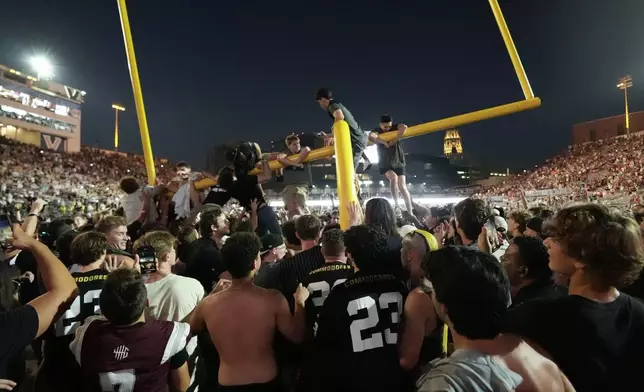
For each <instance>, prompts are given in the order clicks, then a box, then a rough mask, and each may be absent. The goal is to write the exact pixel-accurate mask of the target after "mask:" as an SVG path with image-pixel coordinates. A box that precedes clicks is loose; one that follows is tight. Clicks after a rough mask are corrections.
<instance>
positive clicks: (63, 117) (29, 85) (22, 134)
mask: <svg viewBox="0 0 644 392" xmlns="http://www.w3.org/2000/svg"><path fill="white" fill-rule="evenodd" d="M84 99H85V91H82V90H79V89H75V88H73V87H69V86H65V85H63V84H60V83H56V82H53V81H50V80H39V79H37V78H35V77H33V76H29V75H26V74H24V73H22V72H20V71H17V70H15V69H11V68H9V67H6V66H4V65H0V135H1V136H3V137H6V138H8V139H13V140H16V141H19V142H21V143H27V144H32V145H35V146H39V147H40V148H42V149H47V150H52V151H59V152H78V151H80V146H81V106H82V104H83V102H84Z"/></svg>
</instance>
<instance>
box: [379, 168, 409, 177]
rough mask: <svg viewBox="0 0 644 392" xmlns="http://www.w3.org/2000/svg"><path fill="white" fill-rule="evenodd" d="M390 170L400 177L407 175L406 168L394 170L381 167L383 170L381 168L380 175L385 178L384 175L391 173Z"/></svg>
mask: <svg viewBox="0 0 644 392" xmlns="http://www.w3.org/2000/svg"><path fill="white" fill-rule="evenodd" d="M390 170H391V171H392V172H394V173H396V175H399V176H405V175H406V174H405V173H406V172H405V168H404V167H397V168H395V169H394V168H393V167H381V168H380V174H382V175H383V176H384V175H385V173H387V172H388V171H390Z"/></svg>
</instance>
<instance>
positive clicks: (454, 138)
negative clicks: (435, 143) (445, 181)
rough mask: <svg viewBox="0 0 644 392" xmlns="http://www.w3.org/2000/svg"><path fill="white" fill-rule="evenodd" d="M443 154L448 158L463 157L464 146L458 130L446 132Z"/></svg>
mask: <svg viewBox="0 0 644 392" xmlns="http://www.w3.org/2000/svg"><path fill="white" fill-rule="evenodd" d="M443 154H444V155H445V156H446V157H454V156H457V155H463V145H462V144H461V135H460V134H459V133H458V129H450V130H448V131H445V138H444V139H443Z"/></svg>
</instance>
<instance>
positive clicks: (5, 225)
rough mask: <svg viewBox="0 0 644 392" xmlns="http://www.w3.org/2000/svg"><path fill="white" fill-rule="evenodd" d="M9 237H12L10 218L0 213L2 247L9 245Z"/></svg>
mask: <svg viewBox="0 0 644 392" xmlns="http://www.w3.org/2000/svg"><path fill="white" fill-rule="evenodd" d="M11 238H13V230H12V229H11V219H9V215H6V214H0V246H1V247H3V248H7V247H9V240H10V239H11Z"/></svg>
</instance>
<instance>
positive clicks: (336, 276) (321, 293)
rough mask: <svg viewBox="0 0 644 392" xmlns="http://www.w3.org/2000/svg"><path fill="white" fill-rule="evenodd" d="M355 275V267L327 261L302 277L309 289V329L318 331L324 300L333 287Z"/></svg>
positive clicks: (303, 282) (307, 313)
mask: <svg viewBox="0 0 644 392" xmlns="http://www.w3.org/2000/svg"><path fill="white" fill-rule="evenodd" d="M351 275H353V267H352V266H350V265H347V264H346V263H342V262H340V261H338V262H333V263H326V264H325V265H324V266H323V267H321V268H318V269H316V270H314V271H312V272H311V273H310V274H309V275H308V276H306V277H305V278H304V279H302V286H304V287H305V288H306V289H307V290H308V291H309V294H310V295H309V299H308V300H307V301H306V308H305V309H306V325H307V330H308V331H313V334H314V335H315V333H316V332H317V320H318V315H319V314H320V311H321V310H322V305H324V300H326V297H328V296H329V293H330V292H331V289H333V288H334V287H335V286H337V285H339V284H341V283H344V282H345V281H346V280H347V278H349V277H350V276H351Z"/></svg>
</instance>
